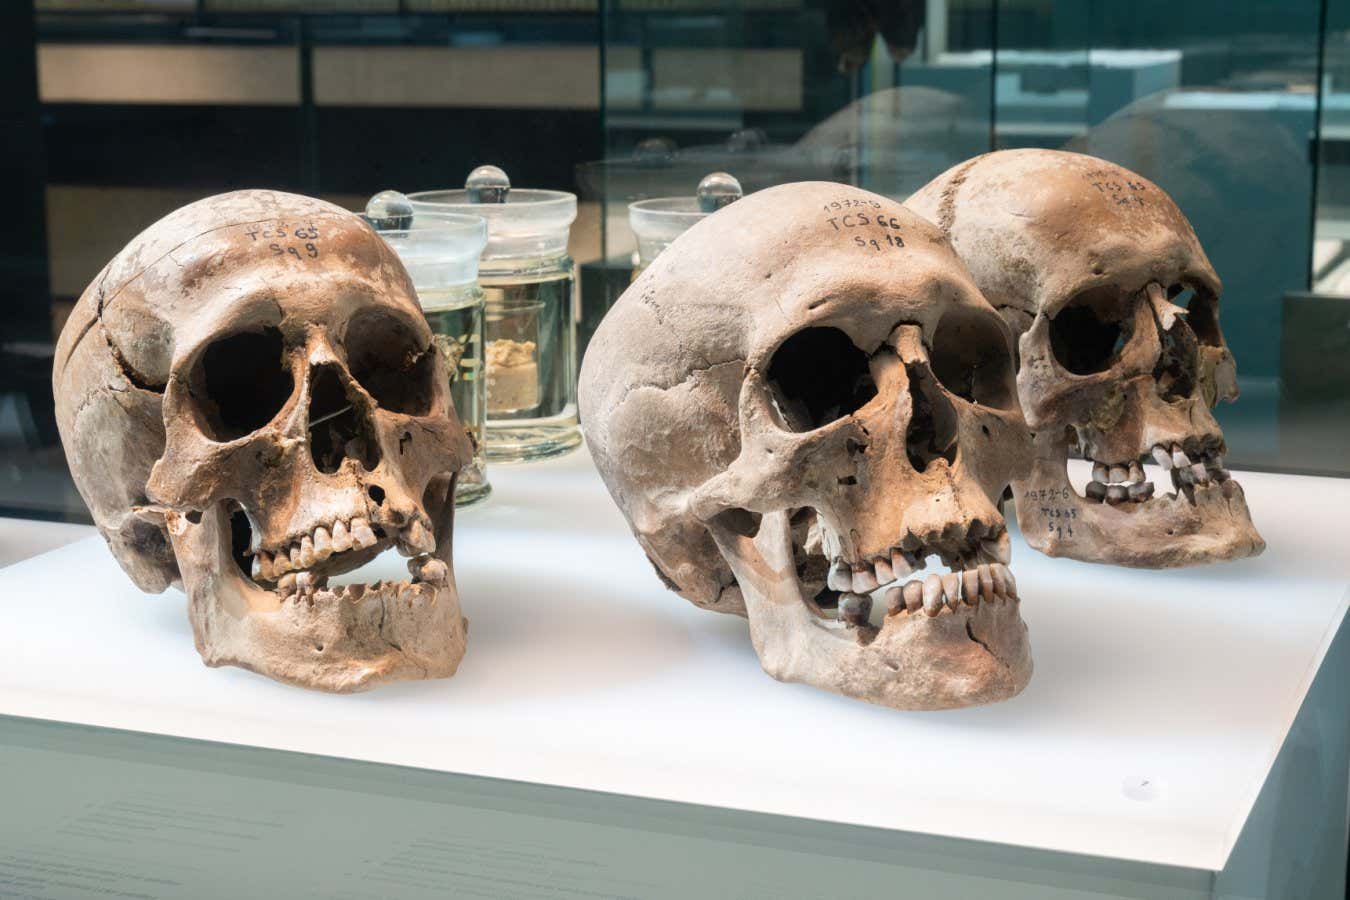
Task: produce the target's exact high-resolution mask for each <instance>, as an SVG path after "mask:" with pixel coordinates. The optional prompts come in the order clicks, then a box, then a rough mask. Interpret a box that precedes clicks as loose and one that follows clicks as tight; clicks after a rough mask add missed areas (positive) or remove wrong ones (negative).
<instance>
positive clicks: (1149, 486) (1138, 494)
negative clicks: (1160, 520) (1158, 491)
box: [1129, 481, 1153, 500]
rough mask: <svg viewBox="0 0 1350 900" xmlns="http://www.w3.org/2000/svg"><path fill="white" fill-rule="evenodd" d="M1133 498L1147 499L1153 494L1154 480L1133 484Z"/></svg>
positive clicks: (1130, 488) (1130, 490)
mask: <svg viewBox="0 0 1350 900" xmlns="http://www.w3.org/2000/svg"><path fill="white" fill-rule="evenodd" d="M1129 494H1130V499H1131V500H1147V499H1148V498H1149V497H1152V496H1153V482H1151V481H1145V482H1143V483H1142V484H1132V485H1130V487H1129Z"/></svg>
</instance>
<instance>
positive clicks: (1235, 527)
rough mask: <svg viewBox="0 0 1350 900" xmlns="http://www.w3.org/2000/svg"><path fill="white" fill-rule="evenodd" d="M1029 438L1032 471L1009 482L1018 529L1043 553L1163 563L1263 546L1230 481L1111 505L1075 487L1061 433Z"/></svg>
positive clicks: (1193, 561)
mask: <svg viewBox="0 0 1350 900" xmlns="http://www.w3.org/2000/svg"><path fill="white" fill-rule="evenodd" d="M1035 445H1036V458H1035V463H1034V465H1033V466H1032V469H1031V473H1030V474H1029V475H1028V476H1027V477H1026V478H1025V479H1022V480H1020V481H1016V482H1014V483H1013V490H1014V492H1015V496H1016V506H1017V523H1018V525H1019V526H1020V527H1021V529H1022V536H1023V537H1024V538H1025V539H1026V542H1027V543H1028V544H1029V545H1030V546H1032V547H1033V548H1035V549H1036V550H1039V551H1040V552H1042V553H1044V554H1046V555H1047V556H1054V557H1067V558H1069V559H1077V560H1081V561H1083V562H1094V563H1110V564H1113V565H1118V566H1128V567H1131V568H1138V569H1166V568H1177V567H1181V566H1195V565H1203V564H1205V563H1212V562H1220V561H1223V560H1230V559H1242V558H1245V557H1248V556H1256V555H1258V554H1260V553H1261V552H1262V551H1263V550H1265V548H1266V542H1265V541H1264V540H1263V539H1262V538H1261V535H1260V534H1258V533H1257V531H1256V527H1255V526H1254V525H1253V524H1252V518H1251V513H1250V511H1249V510H1248V509H1247V499H1246V495H1245V494H1244V493H1243V491H1242V486H1241V485H1239V484H1238V483H1237V482H1236V481H1233V480H1231V479H1230V480H1226V481H1222V482H1220V481H1212V482H1209V483H1207V484H1196V485H1193V486H1188V487H1190V490H1189V491H1186V490H1177V491H1176V492H1175V493H1174V494H1163V495H1158V496H1153V497H1152V498H1151V499H1148V500H1145V501H1142V502H1125V503H1120V504H1117V505H1112V504H1111V503H1106V502H1096V501H1092V500H1089V499H1087V498H1084V497H1082V496H1080V495H1079V493H1078V492H1077V491H1076V490H1075V489H1074V487H1073V485H1072V484H1071V483H1070V481H1069V475H1068V454H1067V452H1066V449H1065V447H1064V444H1063V443H1062V441H1056V440H1054V439H1053V438H1052V437H1051V436H1050V435H1049V434H1048V433H1045V432H1042V433H1038V434H1037V435H1036V441H1035Z"/></svg>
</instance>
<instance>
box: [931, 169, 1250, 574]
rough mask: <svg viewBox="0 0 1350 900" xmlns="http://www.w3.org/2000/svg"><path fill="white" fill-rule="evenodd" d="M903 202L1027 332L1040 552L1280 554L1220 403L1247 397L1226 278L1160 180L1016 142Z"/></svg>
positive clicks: (1091, 556) (1149, 559) (1025, 499)
mask: <svg viewBox="0 0 1350 900" xmlns="http://www.w3.org/2000/svg"><path fill="white" fill-rule="evenodd" d="M905 205H906V206H908V207H909V208H910V209H913V210H914V211H915V212H918V213H919V214H921V215H923V216H925V217H926V218H928V219H929V220H931V221H932V222H934V223H936V224H937V225H938V226H939V227H940V228H941V229H942V230H943V232H945V233H946V234H947V235H948V237H950V239H951V242H952V246H953V247H955V248H956V252H957V253H958V254H960V256H961V258H962V259H963V260H965V262H966V264H967V265H968V266H969V267H970V271H971V273H972V274H973V275H974V278H975V282H976V284H977V285H978V286H979V288H980V290H981V291H983V292H984V295H985V296H986V297H987V298H988V299H989V302H991V303H992V304H994V306H995V307H997V308H998V310H999V311H1000V312H1001V313H1002V314H1003V316H1004V318H1006V319H1007V321H1008V322H1009V324H1010V325H1012V326H1013V329H1014V330H1015V331H1016V332H1017V333H1018V335H1019V341H1018V348H1019V356H1020V361H1019V366H1018V374H1017V386H1018V392H1019V394H1020V396H1021V399H1022V408H1023V409H1024V410H1025V411H1026V416H1027V421H1028V423H1029V424H1030V425H1031V427H1032V429H1033V430H1034V432H1035V447H1036V453H1035V465H1034V467H1033V468H1032V469H1031V471H1030V473H1029V475H1027V476H1026V477H1024V478H1022V479H1020V480H1018V481H1017V482H1016V484H1015V485H1014V488H1015V495H1016V504H1017V518H1018V524H1019V525H1020V526H1021V529H1022V533H1023V535H1025V537H1026V539H1027V542H1028V543H1029V544H1031V546H1033V547H1035V548H1036V549H1038V550H1040V551H1042V552H1043V553H1046V554H1049V555H1050V556H1066V557H1071V558H1073V559H1079V560H1084V561H1089V562H1103V563H1115V564H1117V565H1123V566H1134V567H1140V568H1165V567H1171V566H1187V565H1196V564H1200V563H1208V562H1213V561H1217V560H1227V559H1239V558H1242V557H1246V556H1254V555H1256V554H1258V553H1260V552H1261V551H1262V550H1264V549H1265V542H1264V541H1263V540H1262V538H1261V536H1260V535H1259V534H1258V533H1257V531H1256V528H1255V526H1254V525H1253V524H1252V521H1251V514H1250V512H1249V510H1248V509H1247V502H1246V498H1245V496H1244V494H1243V491H1242V487H1241V486H1240V485H1239V484H1238V483H1237V481H1235V480H1234V479H1233V477H1232V475H1231V474H1230V473H1229V471H1228V469H1227V468H1226V467H1225V465H1224V456H1225V454H1226V452H1227V445H1226V443H1225V441H1224V436H1223V432H1222V430H1221V429H1220V428H1219V423H1218V422H1217V421H1216V420H1215V418H1214V416H1213V413H1212V412H1211V411H1210V410H1211V408H1212V407H1213V406H1214V405H1215V404H1216V403H1218V401H1220V400H1233V399H1236V398H1237V395H1238V386H1237V370H1236V366H1235V363H1234V361H1233V354H1232V353H1231V352H1230V351H1229V349H1228V344H1227V342H1226V341H1225V340H1224V336H1223V331H1222V329H1221V328H1220V327H1219V295H1220V292H1221V290H1222V288H1221V285H1220V282H1219V277H1218V275H1217V274H1216V273H1215V271H1214V269H1213V267H1212V266H1211V265H1210V262H1209V259H1208V258H1207V257H1206V256H1205V252H1204V250H1203V248H1202V247H1201V246H1200V241H1199V239H1198V238H1197V237H1196V235H1195V232H1194V230H1193V229H1192V228H1191V225H1190V222H1188V221H1187V219H1186V217H1185V216H1184V215H1183V214H1182V212H1181V210H1180V209H1178V208H1177V206H1176V204H1175V203H1174V202H1173V201H1172V199H1171V198H1170V197H1169V196H1168V195H1167V194H1166V193H1165V192H1164V191H1163V190H1162V189H1161V188H1159V187H1158V186H1157V185H1156V184H1154V183H1153V182H1151V181H1149V180H1148V179H1146V178H1144V177H1143V176H1141V175H1138V174H1136V173H1134V172H1131V171H1129V170H1128V169H1125V168H1122V167H1121V166H1118V165H1115V164H1113V163H1110V162H1107V161H1105V160H1101V159H1097V158H1095V157H1092V156H1086V155H1083V154H1078V153H1067V152H1063V151H1057V150H1004V151H1000V152H996V153H989V154H985V155H983V156H978V157H975V158H974V159H971V160H967V161H966V162H964V163H962V164H960V165H958V166H955V167H954V168H952V169H950V170H948V171H947V172H945V173H944V174H942V175H940V176H938V177H937V178H936V179H934V180H933V181H932V182H930V183H929V184H928V185H927V186H925V187H924V188H922V189H921V190H920V191H919V192H918V193H916V194H915V195H914V196H913V197H911V198H910V199H909V200H907V201H906V204H905ZM1074 447H1077V448H1079V449H1080V450H1081V453H1082V455H1083V456H1084V457H1085V458H1086V459H1088V460H1091V462H1092V480H1091V481H1089V482H1088V483H1087V484H1086V485H1085V486H1084V488H1083V489H1082V491H1081V492H1080V491H1079V490H1078V489H1077V488H1075V486H1074V485H1073V484H1072V483H1071V482H1070V480H1069V477H1068V473H1067V459H1068V455H1069V451H1070V449H1071V448H1074ZM1154 466H1157V471H1158V473H1159V474H1160V475H1162V476H1164V477H1166V478H1168V480H1169V481H1170V487H1171V491H1167V490H1166V489H1165V488H1164V489H1162V490H1159V489H1157V488H1156V486H1155V482H1154V481H1153V480H1152V478H1151V477H1150V469H1152V468H1153V467H1154Z"/></svg>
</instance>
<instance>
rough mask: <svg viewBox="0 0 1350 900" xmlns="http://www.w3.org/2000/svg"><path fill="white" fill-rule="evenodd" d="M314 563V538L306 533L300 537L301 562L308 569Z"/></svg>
mask: <svg viewBox="0 0 1350 900" xmlns="http://www.w3.org/2000/svg"><path fill="white" fill-rule="evenodd" d="M314 563H315V559H314V540H313V539H312V538H311V537H310V536H309V535H305V536H304V537H302V538H301V539H300V564H301V565H302V566H304V567H305V568H307V569H308V568H309V567H310V566H312V565H314Z"/></svg>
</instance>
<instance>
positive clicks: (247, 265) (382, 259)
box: [53, 191, 470, 691]
mask: <svg viewBox="0 0 1350 900" xmlns="http://www.w3.org/2000/svg"><path fill="white" fill-rule="evenodd" d="M432 348H433V344H432V335H431V331H430V329H429V328H428V326H427V324H426V321H425V320H424V319H423V317H422V315H421V312H420V308H419V306H418V303H417V299H416V295H415V294H414V291H413V288H412V284H411V282H410V281H409V279H408V275H407V273H406V271H405V270H404V268H403V266H402V264H401V263H400V262H399V260H398V258H397V257H396V256H395V254H394V253H393V251H392V250H390V249H389V247H388V246H386V244H385V243H384V241H383V240H381V239H380V237H379V236H378V235H377V234H376V233H375V232H374V231H373V230H372V229H371V228H370V227H369V226H368V225H367V224H365V223H364V222H363V221H361V220H360V218H358V217H357V216H355V215H353V214H351V213H349V212H346V211H345V210H342V209H340V208H339V207H336V206H333V205H331V204H328V203H324V202H321V201H318V200H314V199H310V198H307V197H300V196H295V195H292V194H284V193H279V192H273V191H237V192H234V193H229V194H222V195H219V196H215V197H209V198H207V199H204V200H200V201H198V202H196V203H192V204H190V205H188V206H185V207H183V208H182V209H179V210H177V211H175V212H173V213H171V214H169V215H168V216H166V217H165V218H163V219H161V220H160V221H158V222H156V223H155V224H154V225H151V226H150V227H149V228H148V229H146V230H145V231H144V232H142V233H141V234H140V235H139V236H137V237H136V238H135V239H134V240H133V241H132V242H131V243H130V244H128V245H127V247H126V248H125V249H123V250H122V251H121V252H120V253H119V254H118V255H117V256H116V257H115V258H114V259H113V260H112V261H111V262H110V263H109V264H108V265H107V266H106V267H105V268H104V269H103V271H102V272H101V273H99V275H98V277H97V278H95V279H94V281H93V283H92V284H91V285H90V286H89V288H88V289H87V290H86V291H85V292H84V294H83V296H81V298H80V300H79V302H78V303H77V304H76V306H75V309H74V312H73V313H72V314H71V316H70V319H69V322H68V323H67V325H66V327H65V329H64V331H63V332H62V334H61V338H60V341H59V343H58V346H57V351H56V361H55V366H54V372H53V388H54V392H55V396H56V411H57V423H58V426H59V428H60V431H61V436H62V441H63V443H64V446H65V450H66V455H67V458H68V460H69V462H70V469H71V473H72V475H73V476H74V479H75V483H76V486H77V487H78V488H79V490H80V493H81V495H82V496H83V497H84V499H85V502H86V503H87V504H88V505H89V508H90V511H91V512H92V513H93V516H94V520H95V522H96V523H97V525H98V528H99V530H100V532H101V533H102V534H103V536H104V538H105V539H106V540H107V542H108V546H109V547H110V548H111V550H112V552H113V555H114V556H115V557H116V558H117V560H118V562H119V563H121V565H122V567H123V569H125V570H126V572H127V574H128V575H130V576H131V578H132V580H133V581H135V582H136V584H137V585H138V586H139V587H141V588H142V589H143V590H146V591H151V592H159V591H163V590H164V589H165V588H167V587H168V586H170V585H171V584H172V585H178V586H181V587H182V588H183V589H184V590H185V591H186V593H187V596H188V616H189V619H190V621H191V624H192V630H193V635H194V639H195V642H196V645H197V649H198V651H199V652H200V654H201V656H202V659H203V660H204V661H205V662H206V664H207V665H211V666H221V665H235V666H242V667H243V668H246V669H251V670H253V671H255V672H259V673H261V674H263V675H266V676H268V677H271V678H274V679H277V680H280V681H283V682H288V683H291V684H296V685H301V686H304V687H310V688H317V689H321V690H326V691H354V690H360V689H363V688H368V687H371V686H374V685H377V684H380V683H384V682H388V681H394V680H399V679H408V678H434V677H445V676H449V675H451V674H453V673H454V671H455V669H456V667H457V666H458V664H459V661H460V658H461V657H462V656H463V653H464V643H465V628H466V623H465V621H464V619H463V617H462V616H461V614H460V609H459V599H458V594H457V592H456V589H455V581H454V572H453V569H452V559H451V540H452V532H453V520H454V481H455V476H456V473H457V472H458V471H459V469H460V468H461V467H462V466H463V465H464V463H465V462H466V461H467V460H468V459H469V457H470V446H469V442H468V439H467V437H466V435H465V432H464V429H463V427H462V426H461V425H460V423H459V421H458V419H457V417H456V415H455V410H454V407H453V405H452V404H451V402H450V397H449V382H448V380H447V377H446V371H445V369H444V362H443V361H442V360H441V359H440V356H439V354H438V353H436V352H435V351H434V350H433V349H432ZM391 546H395V547H397V548H398V549H399V551H400V552H401V553H403V554H404V555H406V556H408V557H409V562H408V566H409V570H410V572H411V573H412V578H411V579H410V580H408V581H403V582H386V583H376V584H374V585H365V584H346V585H340V584H337V583H336V579H337V577H338V576H340V575H341V574H342V573H345V572H348V571H351V570H352V569H355V568H357V567H358V566H360V565H362V564H364V563H366V562H368V561H369V560H371V559H373V558H374V557H375V556H376V555H378V554H379V553H380V552H382V551H383V550H384V549H386V548H388V547H391ZM330 578H333V579H335V582H334V583H332V584H330V583H329V579H330Z"/></svg>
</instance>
